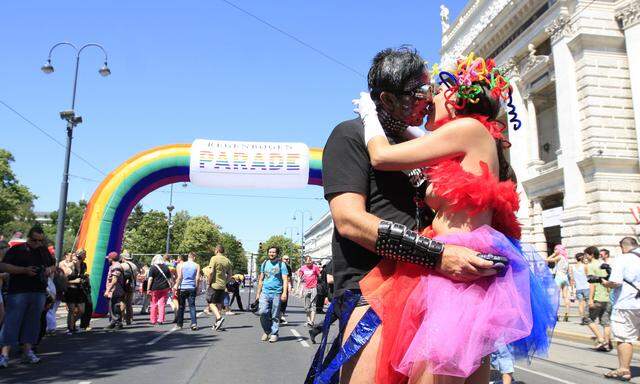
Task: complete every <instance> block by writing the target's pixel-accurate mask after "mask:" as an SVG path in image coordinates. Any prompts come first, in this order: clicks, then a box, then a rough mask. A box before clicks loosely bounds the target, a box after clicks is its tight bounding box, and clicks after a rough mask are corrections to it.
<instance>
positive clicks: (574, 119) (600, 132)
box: [441, 0, 640, 255]
mask: <svg viewBox="0 0 640 384" xmlns="http://www.w3.org/2000/svg"><path fill="white" fill-rule="evenodd" d="M441 18H442V29H443V33H442V49H441V55H442V65H443V66H444V67H446V66H447V63H449V64H450V63H452V62H454V61H455V58H457V57H459V56H461V55H466V54H468V53H470V52H474V53H475V54H476V55H479V56H483V57H494V58H495V60H496V63H497V64H498V65H500V66H502V67H504V68H506V69H507V70H508V75H509V76H510V78H511V81H512V84H513V85H514V94H513V99H514V104H515V106H516V110H517V112H518V116H519V119H520V120H521V121H522V126H521V128H520V129H519V130H517V131H516V130H514V129H513V124H512V125H511V126H510V127H509V140H510V142H511V144H512V146H511V150H510V154H509V156H510V160H511V164H512V166H513V168H514V170H515V171H516V174H517V176H518V179H519V183H518V189H519V191H520V196H521V209H520V211H519V212H518V217H519V218H520V220H521V222H522V223H523V226H524V230H523V241H524V242H527V243H531V244H533V245H534V246H535V248H536V249H538V251H540V252H542V253H546V252H547V251H548V249H549V248H550V247H552V246H553V245H554V244H556V243H559V242H562V243H563V244H564V245H565V246H567V248H568V249H569V251H570V254H571V255H574V254H575V253H576V252H578V251H581V250H582V249H584V248H585V247H586V246H588V245H596V246H599V247H606V248H608V249H610V250H611V251H612V252H614V253H616V252H619V250H618V246H617V244H618V242H619V241H620V239H621V238H622V237H623V236H630V235H637V234H638V233H637V232H638V225H637V223H636V221H635V219H634V217H633V215H632V214H631V209H632V208H634V207H637V206H638V205H639V204H640V167H639V166H640V161H639V160H640V157H639V152H638V148H639V147H640V128H637V125H638V123H640V0H632V1H630V0H620V1H615V0H608V1H604V0H603V1H600V0H595V1H592V0H555V1H547V0H527V1H514V0H471V1H469V3H468V4H467V6H466V7H465V8H464V9H463V10H462V12H461V13H460V15H459V16H458V18H457V19H456V20H454V21H452V22H451V23H450V22H449V20H448V10H447V9H446V7H441Z"/></svg>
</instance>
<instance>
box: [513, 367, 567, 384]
mask: <svg viewBox="0 0 640 384" xmlns="http://www.w3.org/2000/svg"><path fill="white" fill-rule="evenodd" d="M516 368H517V369H520V370H522V371H525V372H529V373H533V374H534V375H538V376H542V377H545V378H547V379H551V380H555V381H557V382H558V383H562V384H576V383H574V382H573V381H567V380H563V379H561V378H559V377H555V376H551V375H548V374H546V373H542V372H538V371H534V370H532V369H527V368H523V367H520V366H518V365H516Z"/></svg>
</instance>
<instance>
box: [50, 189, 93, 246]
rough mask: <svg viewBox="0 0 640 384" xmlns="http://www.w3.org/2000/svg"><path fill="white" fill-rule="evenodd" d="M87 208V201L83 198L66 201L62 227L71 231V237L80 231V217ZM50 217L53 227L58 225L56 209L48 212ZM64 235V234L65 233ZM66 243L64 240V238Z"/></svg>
mask: <svg viewBox="0 0 640 384" xmlns="http://www.w3.org/2000/svg"><path fill="white" fill-rule="evenodd" d="M86 209H87V202H86V201H85V200H80V201H79V202H77V203H76V202H73V201H70V202H67V214H66V216H65V218H64V227H65V231H68V232H70V233H71V235H72V236H73V237H75V236H76V235H77V234H78V232H79V231H80V225H81V224H82V217H83V216H84V211H85V210H86ZM49 217H50V218H51V224H52V225H53V226H54V227H57V225H58V211H57V210H56V211H53V212H51V213H50V214H49ZM54 234H55V232H54ZM65 236H66V234H65ZM65 243H66V240H65Z"/></svg>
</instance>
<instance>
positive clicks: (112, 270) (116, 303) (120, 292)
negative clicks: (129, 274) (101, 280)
mask: <svg viewBox="0 0 640 384" xmlns="http://www.w3.org/2000/svg"><path fill="white" fill-rule="evenodd" d="M107 260H109V263H110V266H109V272H108V274H107V286H106V288H105V292H104V296H105V297H106V298H107V299H109V308H110V309H111V322H110V323H109V325H108V326H107V329H114V328H115V329H122V327H123V326H122V321H123V318H122V317H123V311H124V293H125V291H124V276H123V275H124V272H123V270H122V265H121V264H120V255H118V253H117V252H109V254H108V255H107Z"/></svg>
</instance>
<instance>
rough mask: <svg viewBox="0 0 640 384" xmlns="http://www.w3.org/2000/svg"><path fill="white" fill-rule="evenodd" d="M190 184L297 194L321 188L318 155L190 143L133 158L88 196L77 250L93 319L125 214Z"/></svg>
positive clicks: (101, 304) (290, 146) (103, 307)
mask: <svg viewBox="0 0 640 384" xmlns="http://www.w3.org/2000/svg"><path fill="white" fill-rule="evenodd" d="M180 182H192V183H193V184H195V185H199V186H207V187H216V188H225V187H226V188H261V189H262V188H301V187H304V186H306V185H322V149H320V148H308V147H307V146H306V145H304V144H301V143H271V142H240V141H216V140H202V139H198V140H195V141H194V142H193V143H192V144H170V145H164V146H160V147H156V148H152V149H149V150H147V151H144V152H141V153H138V154H137V155H135V156H133V157H132V158H130V159H129V160H127V161H125V162H124V163H122V164H121V165H120V166H119V167H117V168H116V169H115V170H113V171H112V172H111V173H109V174H108V175H107V177H105V179H104V180H103V181H102V182H101V183H100V185H99V186H98V188H97V189H96V190H95V192H94V193H93V195H92V196H91V200H89V203H88V205H87V208H86V211H85V213H84V216H83V219H82V224H81V227H80V233H79V235H78V241H77V245H76V249H85V250H86V252H87V259H86V263H87V267H88V270H89V271H90V279H91V298H92V300H93V303H94V305H95V308H94V312H95V313H96V314H106V313H107V312H108V300H107V299H106V298H105V297H104V296H103V292H104V289H105V285H106V279H107V272H108V269H109V263H108V261H107V260H106V259H105V257H106V255H107V254H108V253H109V252H112V251H115V252H118V253H120V251H121V248H122V239H123V235H124V230H125V226H126V224H127V219H128V217H129V214H130V213H131V211H132V210H133V208H134V207H135V205H136V204H137V203H138V202H139V201H140V200H141V199H142V198H144V197H145V196H146V195H148V194H149V193H151V192H153V191H154V190H156V189H158V188H161V187H163V186H165V185H168V184H172V183H180Z"/></svg>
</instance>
